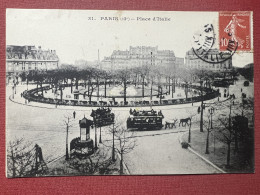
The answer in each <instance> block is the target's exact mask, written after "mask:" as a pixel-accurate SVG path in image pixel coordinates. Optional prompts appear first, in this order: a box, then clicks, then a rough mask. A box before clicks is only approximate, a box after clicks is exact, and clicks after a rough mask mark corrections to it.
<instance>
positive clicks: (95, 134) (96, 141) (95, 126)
mask: <svg viewBox="0 0 260 195" xmlns="http://www.w3.org/2000/svg"><path fill="white" fill-rule="evenodd" d="M95 149H97V125H96V124H95Z"/></svg>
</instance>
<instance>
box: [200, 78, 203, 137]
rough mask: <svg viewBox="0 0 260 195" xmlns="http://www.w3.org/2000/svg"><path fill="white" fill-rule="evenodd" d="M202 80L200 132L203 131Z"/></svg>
mask: <svg viewBox="0 0 260 195" xmlns="http://www.w3.org/2000/svg"><path fill="white" fill-rule="evenodd" d="M202 84H203V81H202V82H201V83H200V87H201V113H200V132H203V89H202Z"/></svg>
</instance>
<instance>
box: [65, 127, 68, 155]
mask: <svg viewBox="0 0 260 195" xmlns="http://www.w3.org/2000/svg"><path fill="white" fill-rule="evenodd" d="M68 137H69V126H68V125H67V133H66V158H65V160H68V159H69V147H68Z"/></svg>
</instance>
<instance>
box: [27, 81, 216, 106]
mask: <svg viewBox="0 0 260 195" xmlns="http://www.w3.org/2000/svg"><path fill="white" fill-rule="evenodd" d="M183 85H184V84H183ZM65 86H69V85H68V84H65V85H64V87H65ZM181 86H182V85H181ZM189 88H192V89H195V90H197V91H196V93H197V94H198V96H194V97H188V98H180V99H161V101H160V100H153V101H144V100H142V101H126V102H125V103H124V102H123V101H120V102H118V101H99V102H98V101H87V100H67V99H62V100H61V99H57V98H55V99H53V98H45V97H42V96H38V95H36V94H37V93H38V92H39V91H42V90H43V91H45V90H49V89H50V86H45V87H43V89H42V88H38V89H37V88H35V89H31V90H28V91H24V92H23V97H24V98H25V99H27V100H28V101H33V102H40V103H45V104H55V105H65V106H86V107H100V106H107V107H132V106H142V107H143V106H151V105H152V106H164V105H178V104H189V103H195V102H200V101H201V100H202V98H203V100H204V101H206V100H210V99H214V98H216V97H218V96H219V91H218V90H213V89H211V88H206V87H203V88H202V91H203V92H204V93H205V95H203V96H201V87H200V86H197V85H189ZM138 97H139V96H138ZM121 98H122V97H121Z"/></svg>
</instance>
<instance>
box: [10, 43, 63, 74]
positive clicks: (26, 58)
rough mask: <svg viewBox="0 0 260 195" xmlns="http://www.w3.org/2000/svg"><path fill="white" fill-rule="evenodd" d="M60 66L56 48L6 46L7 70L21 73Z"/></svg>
mask: <svg viewBox="0 0 260 195" xmlns="http://www.w3.org/2000/svg"><path fill="white" fill-rule="evenodd" d="M58 66H59V57H58V55H57V54H56V51H55V50H42V48H41V46H39V47H38V48H36V47H35V46H29V45H26V46H17V45H7V46H6V72H7V73H8V74H11V73H20V72H23V71H30V70H52V69H56V68H58Z"/></svg>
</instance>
